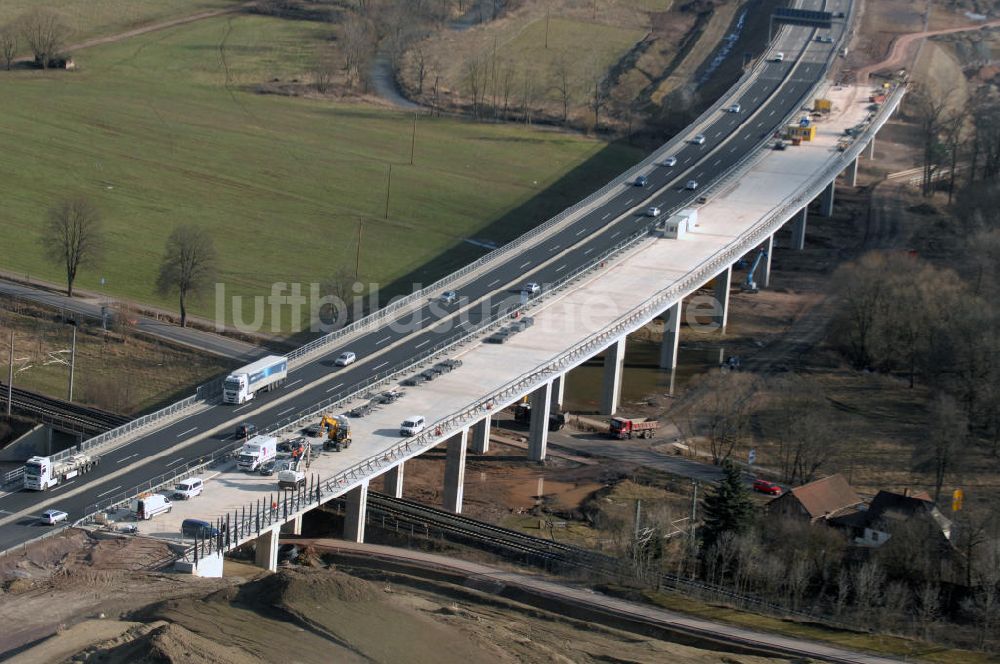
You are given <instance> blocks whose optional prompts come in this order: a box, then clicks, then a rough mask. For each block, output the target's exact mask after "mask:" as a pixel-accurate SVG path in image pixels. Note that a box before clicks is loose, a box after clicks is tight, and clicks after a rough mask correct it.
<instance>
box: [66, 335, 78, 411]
mask: <svg viewBox="0 0 1000 664" xmlns="http://www.w3.org/2000/svg"><path fill="white" fill-rule="evenodd" d="M75 370H76V323H73V350H72V351H71V352H70V356H69V397H67V401H73V373H74V371H75Z"/></svg>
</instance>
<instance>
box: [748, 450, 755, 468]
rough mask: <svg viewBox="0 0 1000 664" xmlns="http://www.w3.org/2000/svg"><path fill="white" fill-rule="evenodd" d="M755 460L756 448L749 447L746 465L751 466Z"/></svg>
mask: <svg viewBox="0 0 1000 664" xmlns="http://www.w3.org/2000/svg"><path fill="white" fill-rule="evenodd" d="M756 460H757V448H756V447H751V448H750V453H749V454H747V463H748V464H749V465H751V466H752V465H753V462H754V461H756Z"/></svg>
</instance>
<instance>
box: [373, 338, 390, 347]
mask: <svg viewBox="0 0 1000 664" xmlns="http://www.w3.org/2000/svg"><path fill="white" fill-rule="evenodd" d="M388 340H389V337H385V338H384V339H379V340H378V341H376V342H375V345H376V346H380V345H382V344H384V343H385V342H386V341H388Z"/></svg>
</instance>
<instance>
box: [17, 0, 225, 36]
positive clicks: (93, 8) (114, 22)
mask: <svg viewBox="0 0 1000 664" xmlns="http://www.w3.org/2000/svg"><path fill="white" fill-rule="evenodd" d="M235 4H238V0H44V2H42V1H40V0H3V2H0V25H4V24H5V23H7V22H9V21H11V20H13V19H15V18H17V17H18V16H20V15H21V14H23V13H24V12H26V11H27V10H29V9H33V8H35V7H39V6H43V7H47V8H49V9H54V10H55V11H57V12H59V14H61V15H62V17H63V18H64V19H65V21H66V24H67V25H68V26H69V27H70V28H71V29H72V31H73V33H72V35H71V37H70V42H71V43H74V44H75V43H78V42H80V41H82V40H84V39H88V38H91V37H96V36H104V35H113V34H116V33H119V32H124V31H126V30H131V29H133V28H137V27H140V26H143V25H147V24H149V23H154V22H158V21H166V20H169V19H173V18H178V17H180V16H185V15H188V14H196V13H198V12H202V11H207V10H211V9H220V8H224V7H229V6H232V5H235Z"/></svg>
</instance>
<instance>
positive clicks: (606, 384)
mask: <svg viewBox="0 0 1000 664" xmlns="http://www.w3.org/2000/svg"><path fill="white" fill-rule="evenodd" d="M624 370H625V337H622V338H621V339H619V340H618V341H616V342H614V343H613V344H611V345H610V346H608V349H607V350H606V351H604V381H603V384H602V386H601V415H614V414H615V413H616V412H617V411H618V399H619V398H620V397H621V393H622V372H623V371H624Z"/></svg>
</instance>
